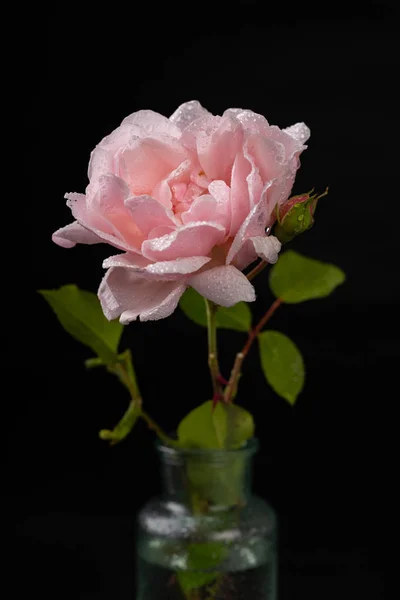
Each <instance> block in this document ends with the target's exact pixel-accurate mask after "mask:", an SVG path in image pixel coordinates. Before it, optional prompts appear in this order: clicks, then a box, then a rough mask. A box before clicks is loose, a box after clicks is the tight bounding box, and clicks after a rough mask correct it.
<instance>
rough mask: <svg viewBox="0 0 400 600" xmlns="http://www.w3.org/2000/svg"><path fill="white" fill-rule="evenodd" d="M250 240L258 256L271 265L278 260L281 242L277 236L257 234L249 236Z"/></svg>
mask: <svg viewBox="0 0 400 600" xmlns="http://www.w3.org/2000/svg"><path fill="white" fill-rule="evenodd" d="M250 241H251V242H252V243H253V246H254V250H255V251H256V252H257V254H258V256H260V257H261V258H262V259H263V260H265V261H267V262H268V263H270V264H271V265H273V264H274V263H276V261H277V260H278V252H279V251H280V249H281V247H282V244H281V243H280V241H279V240H278V238H277V237H275V236H274V235H270V236H266V235H264V236H257V237H252V238H250Z"/></svg>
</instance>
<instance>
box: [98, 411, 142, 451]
mask: <svg viewBox="0 0 400 600" xmlns="http://www.w3.org/2000/svg"><path fill="white" fill-rule="evenodd" d="M140 416H141V409H140V406H138V403H137V402H136V401H135V400H131V402H130V403H129V406H128V409H127V411H126V412H125V414H124V416H123V417H122V419H121V420H120V421H119V423H118V425H116V426H115V427H114V429H112V430H109V429H102V430H101V431H100V433H99V436H100V438H101V439H102V440H107V441H109V442H110V444H111V446H115V444H118V443H119V442H122V440H124V439H125V438H126V436H127V435H128V434H129V433H130V432H131V431H132V429H133V427H134V426H135V424H136V421H137V420H138V419H139V417H140Z"/></svg>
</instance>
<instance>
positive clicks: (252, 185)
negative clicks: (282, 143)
mask: <svg viewBox="0 0 400 600" xmlns="http://www.w3.org/2000/svg"><path fill="white" fill-rule="evenodd" d="M243 154H244V157H245V158H246V160H247V161H248V162H249V164H250V166H251V170H250V173H249V174H248V175H247V177H246V182H247V186H248V188H249V202H250V208H253V206H255V205H256V204H258V203H259V201H260V198H261V193H262V190H263V180H262V178H261V175H260V171H259V169H258V167H257V165H256V160H255V158H254V157H253V156H252V154H251V148H250V140H247V141H246V142H245V144H244V146H243Z"/></svg>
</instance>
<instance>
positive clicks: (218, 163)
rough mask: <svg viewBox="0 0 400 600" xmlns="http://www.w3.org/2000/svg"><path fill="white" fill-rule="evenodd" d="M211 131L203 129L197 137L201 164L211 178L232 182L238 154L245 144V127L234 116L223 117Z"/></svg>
mask: <svg viewBox="0 0 400 600" xmlns="http://www.w3.org/2000/svg"><path fill="white" fill-rule="evenodd" d="M216 123H218V126H217V128H215V126H214V128H213V129H212V130H211V132H210V133H208V132H207V131H204V130H201V131H200V132H199V133H198V135H197V138H196V147H197V154H198V157H199V162H200V165H201V166H202V168H203V170H204V172H205V174H206V176H207V177H208V178H209V179H210V180H213V179H222V180H223V181H225V182H226V183H228V184H229V183H230V179H231V173H232V167H233V163H234V161H235V157H236V154H237V153H238V152H239V150H240V148H241V147H242V145H243V128H242V126H241V125H240V123H239V122H238V121H236V120H235V119H233V118H232V117H223V118H221V119H220V120H219V121H216Z"/></svg>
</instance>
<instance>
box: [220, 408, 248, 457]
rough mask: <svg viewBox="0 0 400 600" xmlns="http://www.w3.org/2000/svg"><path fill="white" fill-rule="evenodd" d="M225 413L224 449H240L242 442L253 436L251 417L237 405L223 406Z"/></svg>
mask: <svg viewBox="0 0 400 600" xmlns="http://www.w3.org/2000/svg"><path fill="white" fill-rule="evenodd" d="M223 409H224V410H225V413H226V419H227V425H226V438H225V446H226V448H240V447H241V446H242V445H243V444H244V442H246V441H247V440H249V439H250V438H252V437H253V435H254V419H253V416H252V415H251V414H250V413H249V412H248V411H247V410H245V409H244V408H242V407H241V406H238V405H237V404H225V405H223Z"/></svg>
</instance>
